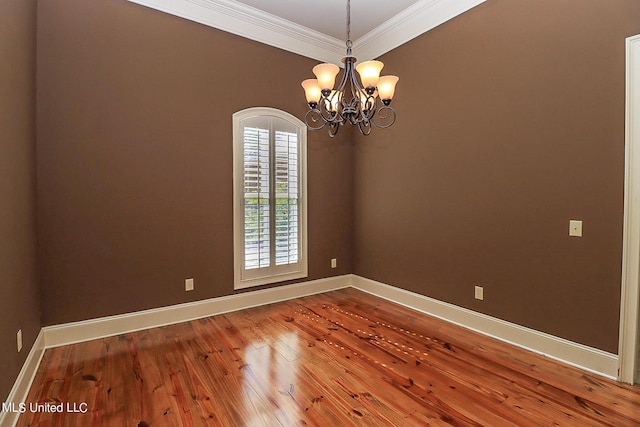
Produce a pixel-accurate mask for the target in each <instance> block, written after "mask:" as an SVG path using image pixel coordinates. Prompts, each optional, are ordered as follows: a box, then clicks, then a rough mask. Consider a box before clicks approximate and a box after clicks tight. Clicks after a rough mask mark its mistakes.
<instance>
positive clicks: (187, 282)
mask: <svg viewBox="0 0 640 427" xmlns="http://www.w3.org/2000/svg"><path fill="white" fill-rule="evenodd" d="M184 290H185V291H192V290H193V279H184Z"/></svg>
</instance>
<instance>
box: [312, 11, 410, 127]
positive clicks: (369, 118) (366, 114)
mask: <svg viewBox="0 0 640 427" xmlns="http://www.w3.org/2000/svg"><path fill="white" fill-rule="evenodd" d="M346 45H347V55H346V56H345V57H344V58H342V62H343V63H344V72H343V74H342V78H341V79H340V82H339V83H338V85H337V87H336V86H335V81H336V77H337V76H338V74H339V73H340V67H338V66H337V65H335V64H329V63H325V64H318V65H316V66H315V67H313V73H314V74H315V76H316V78H315V79H307V80H304V81H303V82H302V87H303V88H304V91H305V96H306V99H307V104H308V105H309V111H307V114H306V115H305V122H306V124H307V127H308V128H309V129H310V130H320V129H322V128H324V127H325V126H327V127H328V130H329V135H330V136H331V137H333V136H335V135H336V134H337V133H338V130H339V129H340V126H342V125H344V124H347V123H350V124H352V125H357V126H358V129H359V130H360V132H361V133H362V134H363V135H369V134H370V133H371V128H372V126H375V127H377V128H388V127H390V126H392V125H393V124H394V123H395V121H396V112H395V111H394V110H393V108H391V107H390V106H389V104H391V100H392V99H393V96H394V94H395V87H396V84H397V83H398V80H399V78H398V77H397V76H380V72H381V71H382V68H383V67H384V64H383V63H382V62H380V61H365V62H362V63H360V64H358V65H356V61H357V59H356V58H355V57H354V56H353V55H352V51H351V48H352V45H353V43H352V42H351V1H350V0H347V42H346ZM356 72H357V74H356ZM358 76H359V77H358Z"/></svg>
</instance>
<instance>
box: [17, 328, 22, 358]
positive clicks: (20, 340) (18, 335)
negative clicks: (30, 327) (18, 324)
mask: <svg viewBox="0 0 640 427" xmlns="http://www.w3.org/2000/svg"><path fill="white" fill-rule="evenodd" d="M16 341H17V343H18V353H20V351H21V350H22V329H18V333H17V334H16Z"/></svg>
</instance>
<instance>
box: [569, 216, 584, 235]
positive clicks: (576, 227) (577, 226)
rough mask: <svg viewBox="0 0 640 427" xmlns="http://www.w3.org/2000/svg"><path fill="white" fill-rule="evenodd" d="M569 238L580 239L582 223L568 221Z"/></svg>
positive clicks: (574, 220)
mask: <svg viewBox="0 0 640 427" xmlns="http://www.w3.org/2000/svg"><path fill="white" fill-rule="evenodd" d="M569 236H572V237H582V221H580V220H577V219H570V220H569Z"/></svg>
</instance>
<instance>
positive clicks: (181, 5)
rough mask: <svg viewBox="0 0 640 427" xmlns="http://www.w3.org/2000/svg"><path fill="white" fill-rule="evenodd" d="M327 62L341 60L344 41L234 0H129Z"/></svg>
mask: <svg viewBox="0 0 640 427" xmlns="http://www.w3.org/2000/svg"><path fill="white" fill-rule="evenodd" d="M128 1H129V2H131V3H136V4H139V5H142V6H146V7H149V8H151V9H155V10H158V11H161V12H165V13H168V14H171V15H174V16H178V17H180V18H184V19H188V20H191V21H194V22H198V23H200V24H203V25H207V26H209V27H213V28H217V29H219V30H222V31H226V32H229V33H232V34H236V35H238V36H241V37H245V38H247V39H251V40H255V41H257V42H260V43H264V44H267V45H270V46H274V47H277V48H280V49H284V50H287V51H289V52H293V53H296V54H298V55H302V56H306V57H309V58H312V59H316V60H320V61H324V62H337V63H339V62H340V61H341V59H342V57H343V56H344V53H345V47H344V41H341V40H338V39H336V38H334V37H330V36H327V35H326V34H324V33H320V32H318V31H315V30H312V29H310V28H307V27H304V26H302V25H298V24H296V23H294V22H291V21H287V20H285V19H282V18H279V17H277V16H275V15H272V14H270V13H266V12H263V11H261V10H259V9H256V8H253V7H250V6H247V5H245V4H243V3H240V2H237V1H231V0H128Z"/></svg>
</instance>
